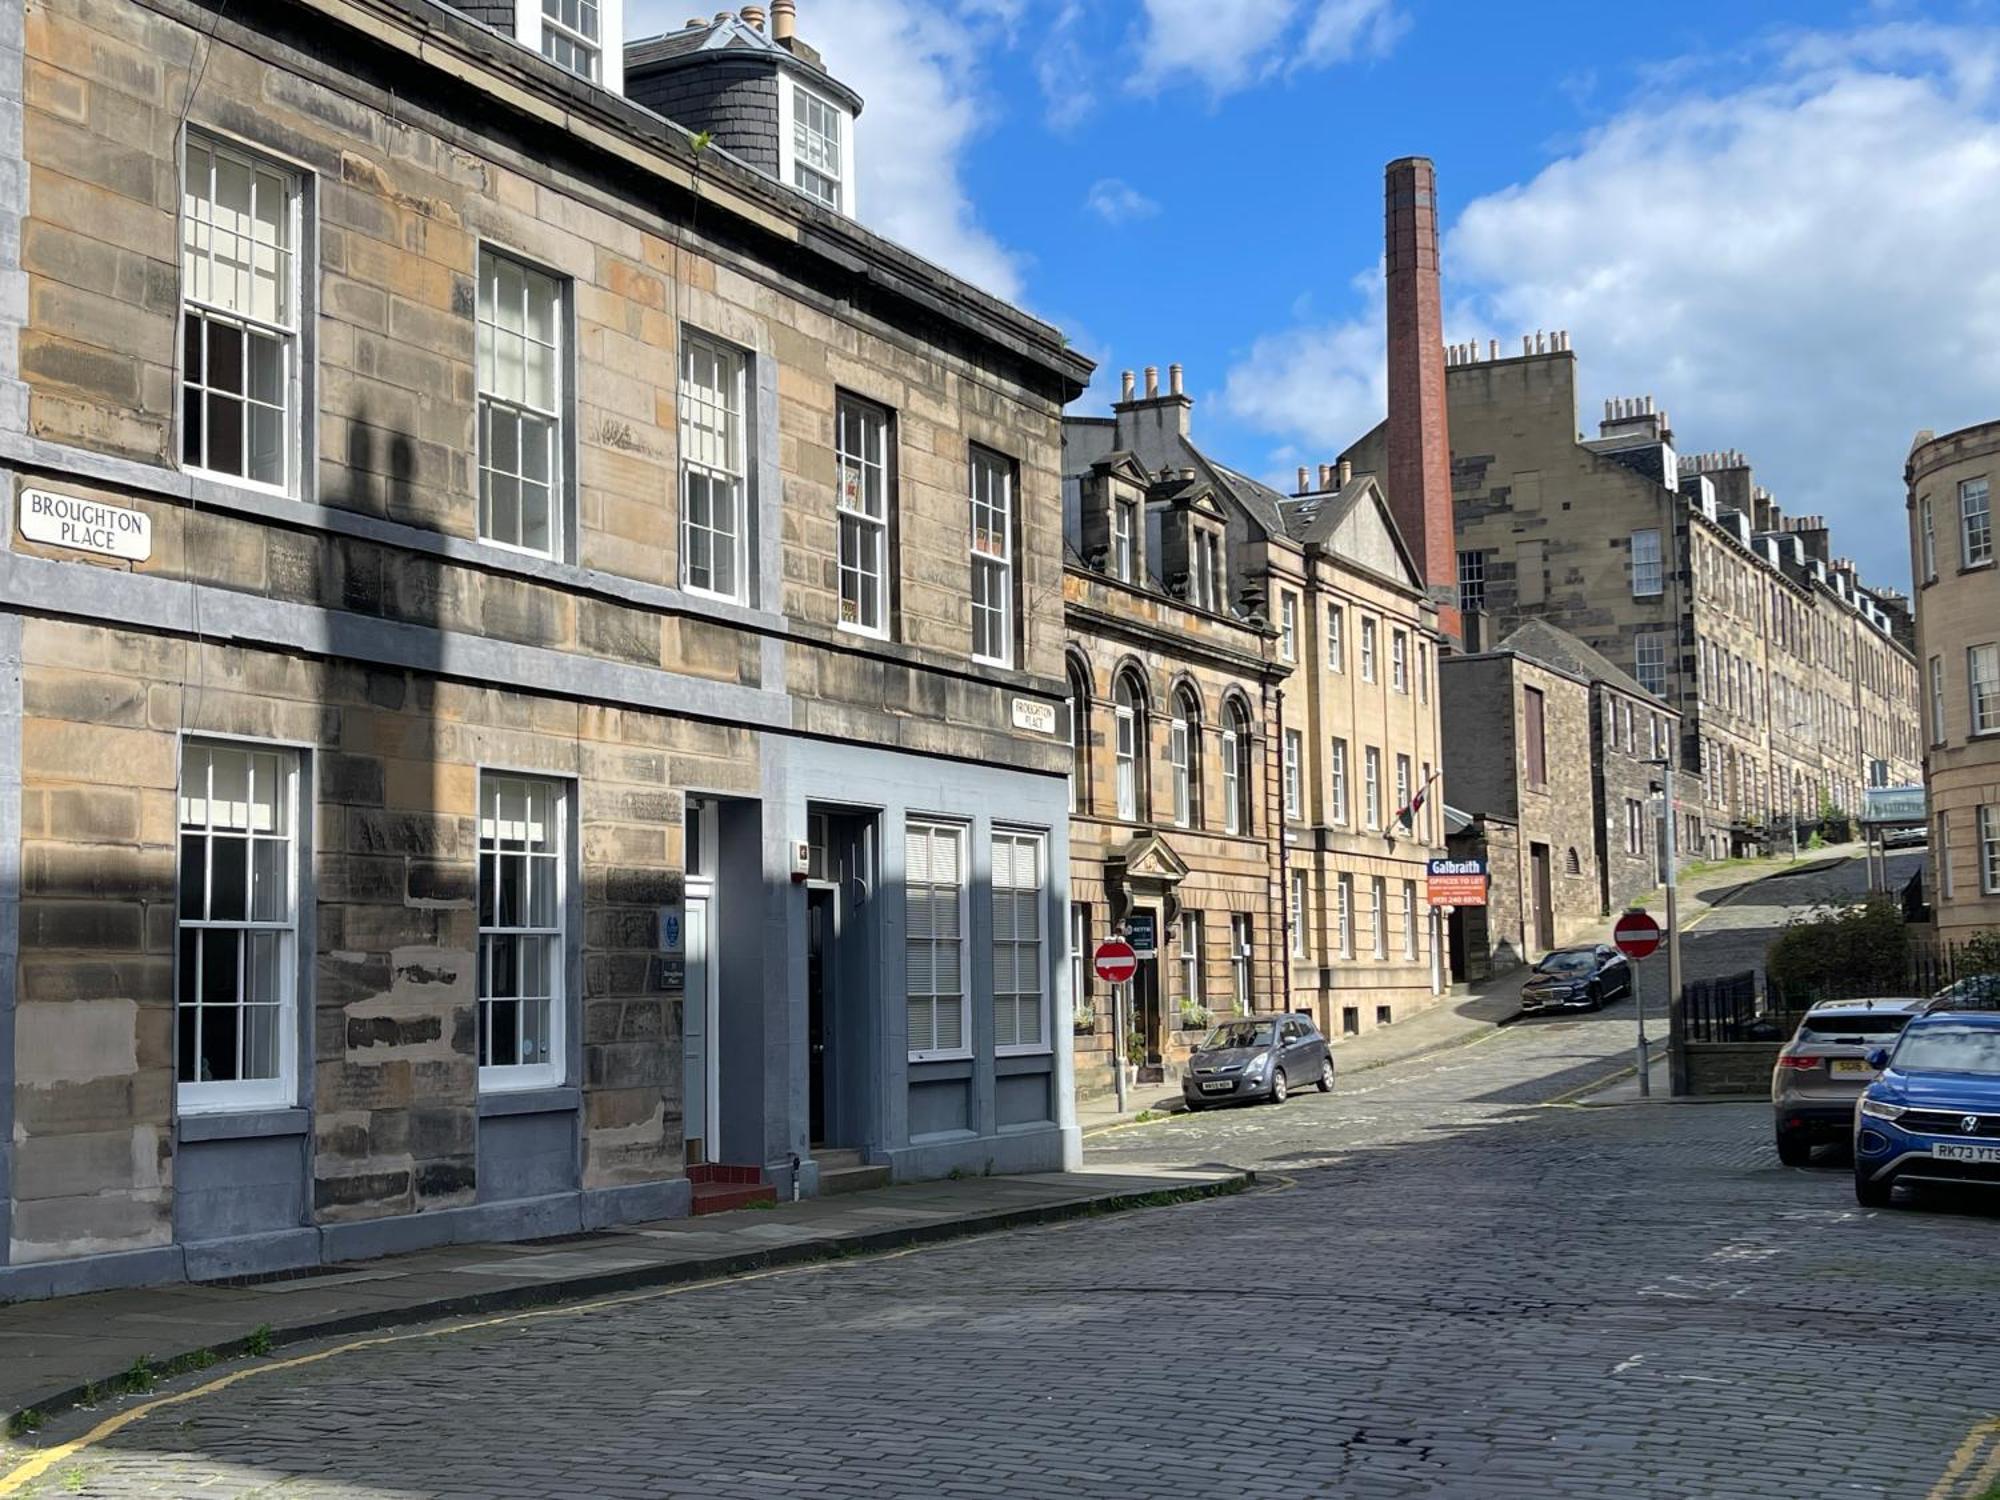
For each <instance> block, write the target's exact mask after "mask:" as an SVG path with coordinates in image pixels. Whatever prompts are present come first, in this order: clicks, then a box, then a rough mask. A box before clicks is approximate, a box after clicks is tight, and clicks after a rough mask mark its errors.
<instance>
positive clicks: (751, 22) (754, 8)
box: [737, 5, 764, 31]
mask: <svg viewBox="0 0 2000 1500" xmlns="http://www.w3.org/2000/svg"><path fill="white" fill-rule="evenodd" d="M737 14H739V15H741V16H742V17H743V24H744V25H745V26H748V27H749V28H750V29H751V30H752V31H762V30H763V29H764V7H763V6H761V5H746V6H744V7H743V9H742V10H741V11H739V12H738V13H737Z"/></svg>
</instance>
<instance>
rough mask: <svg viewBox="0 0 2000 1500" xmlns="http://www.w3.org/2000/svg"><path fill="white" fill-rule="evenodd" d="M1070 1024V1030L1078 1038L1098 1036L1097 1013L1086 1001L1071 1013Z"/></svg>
mask: <svg viewBox="0 0 2000 1500" xmlns="http://www.w3.org/2000/svg"><path fill="white" fill-rule="evenodd" d="M1069 1024H1070V1029H1071V1030H1072V1031H1074V1032H1075V1033H1076V1035H1078V1036H1095V1035H1096V1034H1097V1012H1096V1011H1094V1010H1092V1009H1091V1008H1090V1003H1089V1002H1088V1001H1085V1002H1084V1003H1083V1004H1081V1005H1078V1006H1076V1007H1075V1008H1074V1009H1073V1010H1071V1011H1070V1013H1069Z"/></svg>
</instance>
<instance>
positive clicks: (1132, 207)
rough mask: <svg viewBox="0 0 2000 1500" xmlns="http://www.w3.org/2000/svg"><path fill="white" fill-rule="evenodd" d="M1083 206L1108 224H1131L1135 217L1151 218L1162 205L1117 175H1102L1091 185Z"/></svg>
mask: <svg viewBox="0 0 2000 1500" xmlns="http://www.w3.org/2000/svg"><path fill="white" fill-rule="evenodd" d="M1083 206H1084V207H1085V208H1087V209H1089V210H1090V211H1091V212H1092V213H1094V214H1096V215H1097V217H1098V218H1100V219H1102V220H1103V221H1104V222H1105V223H1107V224H1129V223H1131V222H1132V220H1134V219H1150V218H1152V217H1153V215H1155V214H1157V213H1158V212H1159V211H1160V205H1159V204H1157V203H1155V202H1154V201H1153V200H1152V199H1151V198H1148V197H1147V196H1146V195H1145V194H1144V193H1142V192H1140V191H1139V190H1138V189H1137V188H1135V187H1133V186H1132V184H1131V183H1129V182H1126V181H1124V180H1123V179H1122V178H1117V177H1100V178H1098V179H1097V181H1095V182H1093V183H1092V184H1091V185H1090V192H1089V193H1088V194H1086V195H1085V197H1084V200H1083Z"/></svg>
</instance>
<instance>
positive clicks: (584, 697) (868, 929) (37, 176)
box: [0, 0, 1262, 1300]
mask: <svg viewBox="0 0 2000 1500" xmlns="http://www.w3.org/2000/svg"><path fill="white" fill-rule="evenodd" d="M620 11H621V6H620V4H619V3H618V0H601V3H599V4H597V5H595V6H581V7H577V6H555V7H549V8H546V9H545V7H544V5H543V4H541V3H540V0H520V3H519V4H518V5H517V4H516V3H514V0H468V3H466V4H465V5H463V6H460V7H458V8H452V7H448V6H444V5H440V4H437V3H434V0H366V3H364V4H361V5H351V4H340V3H335V0H264V3H261V4H258V5H253V6H240V5H239V6H229V7H220V6H207V5H201V4H194V3H188V0H37V3H36V4H34V5H33V6H32V7H26V8H25V16H24V7H23V5H22V4H21V3H20V0H12V3H10V4H5V5H0V110H4V111H5V114H6V120H7V123H8V125H9V126H10V128H9V130H8V131H7V132H6V134H7V138H8V139H10V140H12V141H15V142H18V143H19V145H20V149H21V152H22V156H21V159H19V160H17V161H15V162H13V163H11V164H10V166H9V170H8V172H7V174H6V178H5V182H6V190H5V193H4V195H0V213H4V214H5V215H6V222H5V224H4V225H0V247H4V248H0V255H4V257H5V260H6V262H7V263H6V264H4V265H0V285H4V297H0V310H4V311H3V312H0V317H4V319H5V323H4V327H0V455H4V463H5V466H6V469H7V471H8V472H7V474H6V476H5V482H4V485H0V495H4V497H5V503H6V507H7V512H8V516H9V522H8V525H7V526H6V534H7V540H6V545H5V547H4V548H0V574H4V585H0V663H4V668H5V670H4V671H0V953H4V955H5V962H4V965H0V976H4V977H0V1300H4V1299H6V1298H9V1297H18V1296H29V1295H40V1294H46V1293H50V1292H55V1291H63V1290H74V1289H79V1288H85V1287H90V1286H99V1285H108V1284H113V1283H131V1282H145V1281H161V1280H169V1279H174V1278H178V1277H181V1276H192V1277H213V1276H220V1275H235V1274H246V1273H258V1272H270V1271H276V1270H281V1269H286V1268H293V1267H300V1266H307V1265H312V1264H315V1263H318V1262H321V1261H332V1260H338V1259H344V1258H350V1257H355V1256H361V1255H367V1254H372V1253H379V1252H381V1251H384V1250H390V1249H397V1248H408V1247H412V1246H418V1245H424V1244H434V1243H440V1242H445V1241H451V1240H462V1239H468V1238H506V1237H523V1236H531V1235H549V1234H555V1233H560V1232H564V1231H571V1230H576V1229H579V1228H586V1227H591V1226H595V1225H600V1224H606V1223H611V1222H617V1221H624V1220H633V1219H643V1218H649V1217H656V1216H660V1215H669V1214H677V1213H685V1212H687V1211H688V1210H689V1208H690V1207H691V1206H692V1205H693V1204H694V1202H695V1200H696V1199H697V1198H698V1197H700V1196H702V1195H703V1194H704V1193H705V1192H706V1191H707V1190H708V1184H706V1183H705V1182H704V1181H703V1179H704V1178H712V1177H714V1176H716V1175H718V1174H717V1173H716V1172H715V1168H716V1166H717V1165H718V1164H727V1165H729V1166H734V1167H741V1168H745V1169H747V1173H746V1174H745V1175H749V1176H751V1177H755V1178H759V1179H761V1182H762V1183H763V1184H765V1185H768V1186H770V1187H775V1188H776V1189H777V1190H778V1191H780V1192H788V1191H790V1190H791V1189H792V1188H793V1186H794V1185H795V1184H796V1186H797V1188H798V1189H799V1190H800V1191H802V1192H804V1193H807V1194H810V1193H813V1192H815V1191H817V1190H819V1188H820V1186H821V1185H822V1182H823V1180H827V1181H830V1177H828V1176H827V1175H826V1174H830V1173H831V1172H832V1171H834V1170H836V1169H838V1168H840V1167H842V1166H843V1164H851V1163H865V1164H867V1165H868V1166H870V1167H872V1168H874V1169H877V1170H886V1171H887V1172H888V1173H890V1174H893V1175H894V1176H896V1177H913V1176H922V1175H929V1174H938V1173H943V1172H946V1171H948V1170H952V1169H954V1168H965V1169H967V1170H975V1171H979V1170H988V1169H993V1170H1001V1171H1008V1170H1024V1169H1048V1168H1057V1167H1061V1166H1063V1165H1064V1164H1065V1163H1068V1162H1073V1161H1074V1160H1075V1158H1076V1154H1077V1141H1076V1134H1075V1130H1074V1126H1073V1123H1072V1116H1071V1107H1070V1096H1071V1083H1070V1061H1069V1057H1070V1049H1069V1047H1068V1045H1067V1041H1066V1035H1065V1034H1064V1032H1063V1021H1064V1018H1066V1017H1067V1015H1068V1014H1069V999H1070V997H1069V993H1068V987H1069V978H1068V973H1067V970H1066V967H1065V965H1064V964H1063V963H1062V961H1061V955H1062V952H1063V946H1062V945H1063V940H1064V922H1065V918H1066V914H1067V911H1068V895H1067V885H1068V868H1069V833H1068V807H1067V805H1066V789H1065V776H1066V773H1067V771H1068V769H1069V751H1068V748H1067V746H1066V745H1065V744H1064V742H1063V741H1064V723H1063V719H1064V712H1065V708H1064V701H1065V698H1066V696H1067V695H1066V692H1065V686H1064V681H1065V676H1064V651H1065V645H1066V641H1067V638H1068V637H1067V627H1066V624H1065V620H1064V615H1063V609H1062V604H1061V598H1062V589H1063V586H1064V566H1063V535H1062V527H1061V523H1060V511H1059V508H1058V505H1059V501H1058V495H1059V487H1060V482H1061V481H1060V476H1061V468H1062V463H1063V457H1062V431H1061V425H1060V417H1061V411H1062V408H1063V406H1064V404H1065V403H1066V402H1068V401H1070V400H1072V399H1073V398H1074V397H1075V396H1076V395H1077V394H1078V393H1079V392H1080V391H1081V389H1082V387H1083V384H1084V382H1085V381H1086V379H1087V378H1088V374H1089V367H1088V365H1087V363H1086V362H1085V361H1083V360H1081V359H1080V358H1079V357H1077V356H1076V355H1075V354H1073V353H1071V352H1069V351H1068V350H1067V349H1066V347H1065V344H1064V341H1063V340H1062V338H1061V337H1060V335H1059V334H1058V333H1057V331H1056V330H1055V329H1053V328H1050V327H1048V326H1046V325H1044V324H1042V323H1040V322H1038V321H1036V320H1034V319H1032V318H1029V317H1027V316H1025V315H1024V314H1022V313H1021V312H1019V311H1018V310H1016V309H1014V308H1012V307H1010V306H1007V305H1005V304H1003V303H1001V302H999V301H996V300H995V299H993V298H991V297H989V296H987V295H985V294H983V293H981V292H979V291H977V290H975V289H973V288H972V287H970V286H967V285H965V284H964V283H962V282H959V281H956V280H954V279H953V278H951V277H949V276H947V275H945V274H944V273H942V272H940V271H938V270H937V269H936V268H934V267H932V266H929V265H927V264H925V263H924V262H922V261H920V260H918V259H916V258H915V257H913V256H912V255H910V254H908V253H907V252H905V251H903V250H900V249H898V248H897V247H896V246H894V245H892V244H889V243H887V242H886V241H884V240H883V239H881V238H880V237H878V236H876V235H874V234H872V233H870V232H868V231H867V230H865V229H863V228H861V227H860V226H859V225H858V224H856V223H855V222H854V220H853V219H852V218H851V217H849V216H848V212H847V211H848V210H850V209H851V208H852V205H853V197H852V184H853V173H854V161H853V137H852V128H851V127H852V121H853V115H854V112H855V110H856V109H858V108H859V101H858V100H857V99H856V98H855V97H854V96H853V95H852V94H851V93H850V92H849V91H847V90H846V89H845V88H843V87H841V86H840V85H839V84H838V83H837V82H836V81H834V80H832V79H830V78H828V77H827V76H826V75H825V72H824V70H823V69H822V68H821V67H820V66H819V64H818V62H817V61H816V59H815V57H814V55H813V54H812V52H811V50H810V49H809V48H807V47H805V46H804V44H803V43H801V42H799V41H798V39H797V37H796V35H795V34H794V31H793V15H792V11H793V7H792V5H791V4H790V3H789V0H778V3H777V4H774V5H773V6H772V13H771V16H770V18H769V22H768V29H767V23H766V20H765V17H764V15H763V13H762V12H761V11H759V10H756V9H755V8H751V9H747V10H746V11H745V12H744V14H743V16H742V17H740V18H739V17H731V16H723V17H720V18H717V19H716V20H714V21H712V22H702V23H699V24H697V25H693V26H690V27H688V28H686V29H685V30H684V31H683V32H681V33H675V34H673V35H672V36H670V37H668V38H666V39H663V40H656V41H653V42H646V43H639V44H637V45H635V46H634V47H632V48H630V49H627V50H625V51H623V52H622V53H621V51H620V48H619V45H618V43H619V38H620V36H621V30H620V27H621V24H622V18H621V15H620ZM709 67H713V68H715V69H716V70H717V71H716V72H715V73H713V74H706V73H704V72H703V69H705V68H709ZM621 90H622V92H621ZM628 96H629V97H628ZM643 99H653V100H656V101H657V102H658V105H659V108H660V109H662V110H671V109H674V108H680V107H685V108H686V109H687V110H688V111H689V112H690V114H691V116H692V118H693V120H694V124H693V126H692V127H690V125H689V124H688V123H687V122H683V121H678V120H674V119H670V118H668V117H666V116H665V115H663V114H662V113H660V112H657V111H656V110H655V109H653V108H649V107H647V106H646V105H645V104H644V103H641V102H635V101H636V100H643ZM766 106H769V107H768V109H767V108H766ZM697 131H699V132H700V133H696V132H697ZM16 251H18V258H16ZM1249 680H1250V681H1251V682H1252V683H1253V684H1255V683H1256V677H1255V674H1251V676H1250V679H1249ZM1161 686H1162V688H1164V683H1162V684H1161ZM1253 692H1254V693H1256V694H1258V695H1261V692H1262V689H1261V687H1254V688H1253ZM1251 701H1252V703H1253V705H1255V706H1257V707H1258V709H1259V711H1260V712H1262V708H1261V703H1262V699H1261V696H1253V698H1252V700H1251ZM1212 702H1213V708H1212V710H1211V711H1212V712H1215V713H1217V714H1221V713H1222V712H1224V708H1225V705H1224V703H1223V701H1222V700H1221V698H1220V696H1219V695H1218V696H1216V697H1215V698H1214V699H1213V700H1212Z"/></svg>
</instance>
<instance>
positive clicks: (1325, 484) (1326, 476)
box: [1319, 464, 1333, 493]
mask: <svg viewBox="0 0 2000 1500" xmlns="http://www.w3.org/2000/svg"><path fill="white" fill-rule="evenodd" d="M1319 487H1320V490H1321V492H1322V493H1324V492H1325V491H1327V490H1329V489H1331V488H1332V487H1333V465H1332V464H1321V465H1320V466H1319Z"/></svg>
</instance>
